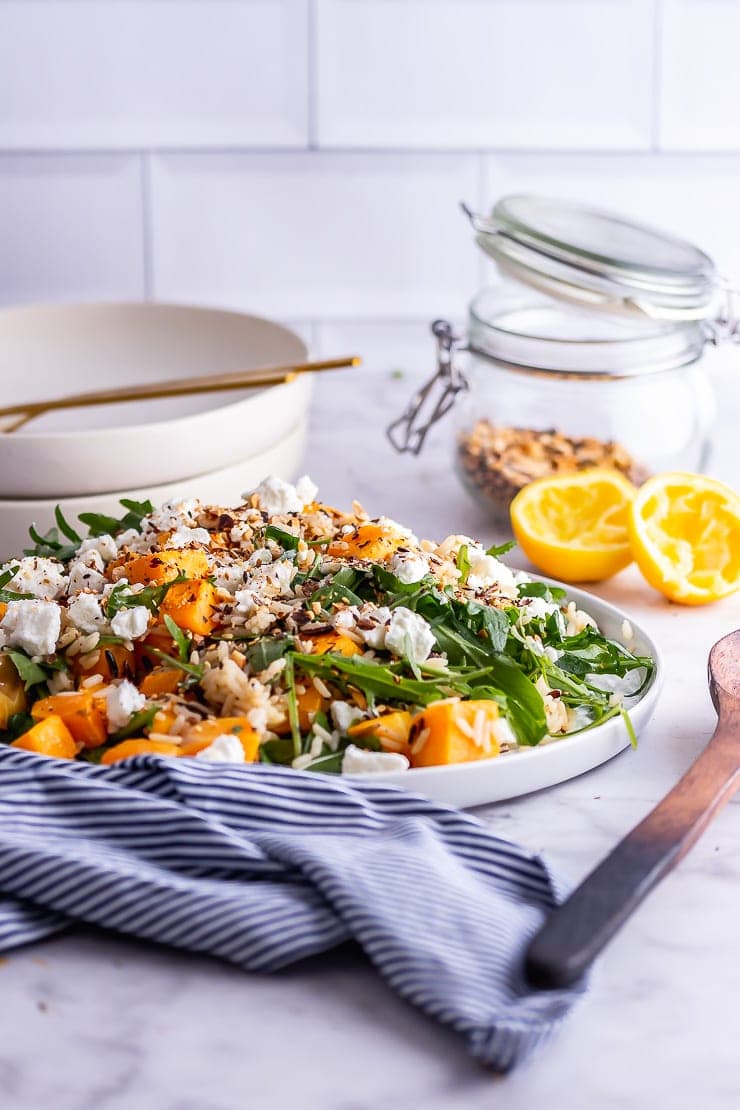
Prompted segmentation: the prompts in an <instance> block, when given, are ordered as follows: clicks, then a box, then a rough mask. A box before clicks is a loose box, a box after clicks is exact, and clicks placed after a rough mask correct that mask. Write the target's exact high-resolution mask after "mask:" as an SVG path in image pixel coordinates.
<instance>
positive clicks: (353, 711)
mask: <svg viewBox="0 0 740 1110" xmlns="http://www.w3.org/2000/svg"><path fill="white" fill-rule="evenodd" d="M330 712H331V719H332V721H333V722H334V727H335V728H336V729H338V731H339V732H346V731H347V729H348V728H349V726H350V725H352V724H354V722H355V721H359V720H360V718H361V717H362V716H363V712H362V710H361V709H358V708H357V706H356V705H350V703H349V702H347V701H335V702H332V706H331V710H330Z"/></svg>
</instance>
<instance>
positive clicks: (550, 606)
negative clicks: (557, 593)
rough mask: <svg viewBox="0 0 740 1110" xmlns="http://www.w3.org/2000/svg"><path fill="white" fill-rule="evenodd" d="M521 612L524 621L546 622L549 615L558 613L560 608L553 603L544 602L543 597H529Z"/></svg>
mask: <svg viewBox="0 0 740 1110" xmlns="http://www.w3.org/2000/svg"><path fill="white" fill-rule="evenodd" d="M521 612H522V617H523V618H524V620H525V621H531V620H546V619H547V617H549V616H550V615H551V613H559V612H560V607H559V606H558V605H556V604H555V602H554V601H545V599H544V597H530V598H528V599H527V604H526V605H525V606H524V607H523V608H522V611H521Z"/></svg>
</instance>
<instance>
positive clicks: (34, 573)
mask: <svg viewBox="0 0 740 1110" xmlns="http://www.w3.org/2000/svg"><path fill="white" fill-rule="evenodd" d="M2 569H3V572H5V571H7V570H15V574H14V576H13V577H12V578H11V579H10V581H9V582H8V584H7V586H6V589H8V590H15V592H16V593H19V594H33V596H34V597H37V598H39V599H40V600H42V601H54V600H55V599H56V598H58V597H61V596H62V594H63V593H64V592H65V590H66V589H67V581H68V579H67V575H66V574H65V573H64V567H63V566H62V564H61V563H59V562H57V560H56V559H42V558H40V557H39V556H37V555H28V556H26V558H24V559H20V560H16V559H13V560H12V561H11V562H10V563H6V564H5V566H4V567H3V568H2Z"/></svg>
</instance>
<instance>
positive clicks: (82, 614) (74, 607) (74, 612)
mask: <svg viewBox="0 0 740 1110" xmlns="http://www.w3.org/2000/svg"><path fill="white" fill-rule="evenodd" d="M67 620H68V621H69V623H70V624H72V625H74V627H75V628H79V630H80V632H97V631H98V629H99V628H100V626H101V625H103V624H105V617H104V615H103V610H102V608H101V606H100V599H99V598H97V597H94V596H93V594H78V595H77V597H76V598H75V599H74V600H73V601H70V603H69V605H68V606H67Z"/></svg>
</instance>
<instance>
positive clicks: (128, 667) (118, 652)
mask: <svg viewBox="0 0 740 1110" xmlns="http://www.w3.org/2000/svg"><path fill="white" fill-rule="evenodd" d="M95 650H96V651H97V653H98V654H97V658H96V659H95V662H94V663H89V664H87V665H86V666H85V667H83V666H82V664H81V663H80V658H79V656H77V655H76V656H75V657H74V659H73V660H72V669H73V671H74V672H75V674H76V675H78V676H79V677H80V678H89V677H90V675H94V674H99V675H100V676H101V678H102V679H103V680H104V681H105V682H110V681H111V680H112V679H114V678H131V677H132V676H133V674H134V670H135V661H134V653H133V651H129V649H128V648H127V647H125V646H124V645H123V644H107V645H105V644H104V645H103V646H102V647H100V648H96V649H95Z"/></svg>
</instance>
